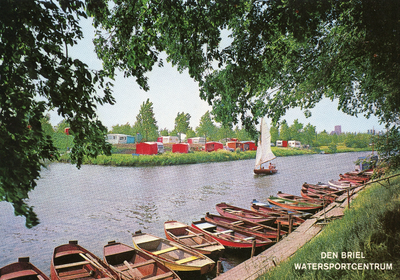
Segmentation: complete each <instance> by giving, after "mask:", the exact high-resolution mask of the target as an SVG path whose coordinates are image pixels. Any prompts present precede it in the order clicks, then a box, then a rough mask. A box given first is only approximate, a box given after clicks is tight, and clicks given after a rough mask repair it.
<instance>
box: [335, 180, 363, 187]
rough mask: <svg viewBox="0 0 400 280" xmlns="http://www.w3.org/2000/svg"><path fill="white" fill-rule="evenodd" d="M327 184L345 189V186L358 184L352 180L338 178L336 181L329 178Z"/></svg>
mask: <svg viewBox="0 0 400 280" xmlns="http://www.w3.org/2000/svg"><path fill="white" fill-rule="evenodd" d="M328 184H329V185H330V186H332V187H335V188H338V189H347V188H350V187H353V186H356V185H359V184H357V183H352V182H349V181H344V180H342V181H340V180H338V181H336V180H329V182H328Z"/></svg>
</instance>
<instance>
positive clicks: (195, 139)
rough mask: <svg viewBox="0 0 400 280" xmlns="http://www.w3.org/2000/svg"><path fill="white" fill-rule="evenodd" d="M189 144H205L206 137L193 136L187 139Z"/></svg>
mask: <svg viewBox="0 0 400 280" xmlns="http://www.w3.org/2000/svg"><path fill="white" fill-rule="evenodd" d="M188 143H189V144H203V145H204V144H205V143H206V138H204V137H193V138H189V139H188Z"/></svg>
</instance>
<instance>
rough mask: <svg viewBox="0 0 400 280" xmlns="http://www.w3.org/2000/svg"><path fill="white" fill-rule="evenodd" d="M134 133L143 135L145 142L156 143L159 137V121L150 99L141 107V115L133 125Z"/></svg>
mask: <svg viewBox="0 0 400 280" xmlns="http://www.w3.org/2000/svg"><path fill="white" fill-rule="evenodd" d="M133 128H134V131H135V132H136V133H137V132H139V133H140V134H141V135H143V141H155V140H157V137H158V127H157V121H156V119H155V117H154V112H153V102H150V100H149V99H147V100H146V102H143V103H142V105H141V106H140V110H139V114H138V115H137V116H136V122H135V124H134V125H133Z"/></svg>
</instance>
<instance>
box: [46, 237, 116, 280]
mask: <svg viewBox="0 0 400 280" xmlns="http://www.w3.org/2000/svg"><path fill="white" fill-rule="evenodd" d="M50 276H51V279H52V280H71V279H78V278H86V279H100V278H108V279H113V280H119V279H120V277H119V276H118V275H117V273H115V272H114V271H113V270H112V269H111V268H110V267H109V266H108V265H107V264H105V263H104V262H103V261H102V260H101V259H99V258H98V257H96V256H95V255H94V254H93V253H91V252H89V251H88V250H86V249H85V248H83V247H81V246H79V245H78V242H77V241H70V242H69V243H68V244H64V245H61V246H58V247H56V248H55V249H54V254H53V258H52V260H51V266H50Z"/></svg>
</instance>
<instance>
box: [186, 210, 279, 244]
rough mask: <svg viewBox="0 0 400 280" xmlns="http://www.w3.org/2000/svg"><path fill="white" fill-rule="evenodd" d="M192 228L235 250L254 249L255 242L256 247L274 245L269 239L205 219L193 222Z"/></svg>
mask: <svg viewBox="0 0 400 280" xmlns="http://www.w3.org/2000/svg"><path fill="white" fill-rule="evenodd" d="M192 226H193V227H195V228H197V229H199V230H201V231H202V232H203V233H204V234H208V235H210V236H212V237H213V238H214V239H215V240H218V242H220V243H221V244H222V245H224V246H225V247H229V248H233V249H243V248H252V247H253V241H255V246H256V247H266V246H269V245H271V244H272V243H274V242H273V241H272V240H271V239H269V238H265V237H261V236H258V235H253V234H251V233H249V232H246V231H241V230H238V229H231V228H229V227H226V226H221V225H215V224H212V223H209V222H207V221H206V220H205V219H204V218H203V219H201V220H200V221H195V222H193V223H192Z"/></svg>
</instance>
